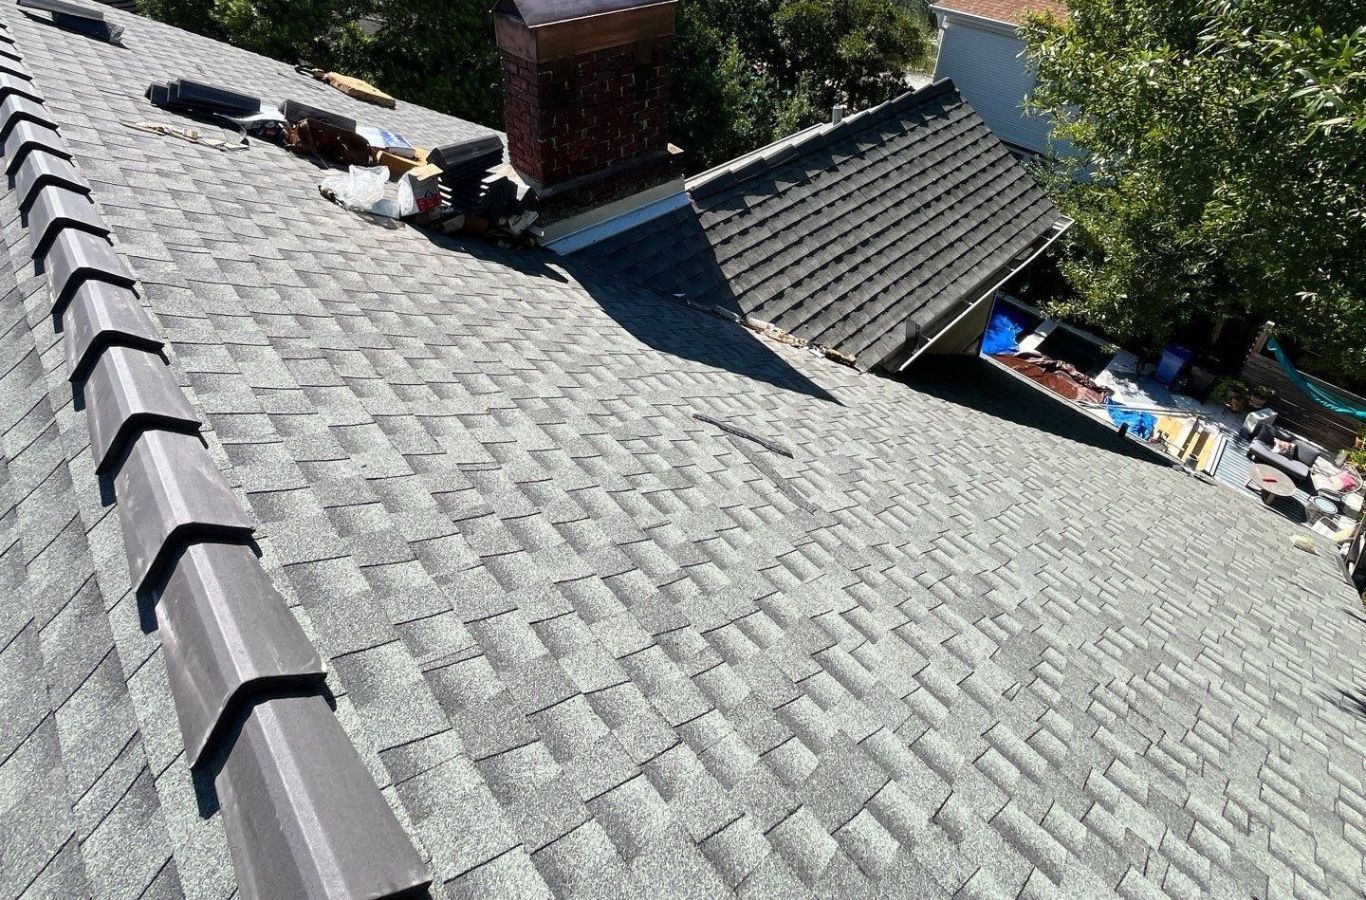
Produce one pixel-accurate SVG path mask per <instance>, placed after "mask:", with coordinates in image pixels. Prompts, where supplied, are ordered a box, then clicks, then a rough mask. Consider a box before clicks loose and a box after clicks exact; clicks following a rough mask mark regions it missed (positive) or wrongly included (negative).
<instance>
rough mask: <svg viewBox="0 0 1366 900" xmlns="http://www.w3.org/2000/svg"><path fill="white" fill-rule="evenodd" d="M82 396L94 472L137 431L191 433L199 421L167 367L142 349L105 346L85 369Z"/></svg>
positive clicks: (104, 466)
mask: <svg viewBox="0 0 1366 900" xmlns="http://www.w3.org/2000/svg"><path fill="white" fill-rule="evenodd" d="M84 396H85V408H86V418H87V419H88V421H89V423H90V451H91V453H92V454H94V456H95V471H96V472H97V473H98V472H104V471H106V470H108V469H109V468H110V466H111V465H112V464H113V463H114V462H115V461H117V460H118V459H119V458H120V457H121V456H122V455H123V450H124V447H125V445H127V444H128V443H129V442H130V441H131V440H133V439H134V437H136V435H137V433H138V432H139V431H143V430H145V429H148V428H164V429H166V430H168V431H183V432H186V433H188V434H195V433H197V432H198V431H199V426H200V424H201V423H200V421H199V418H198V417H197V416H196V415H195V412H194V410H193V409H191V408H190V402H189V401H188V400H186V399H185V395H184V394H183V393H182V392H181V390H180V385H178V384H176V381H175V378H174V377H173V376H172V375H171V370H170V367H168V366H167V365H166V364H165V363H164V362H162V361H161V357H160V356H157V355H156V354H154V353H148V352H147V351H146V350H136V349H133V348H132V347H109V348H108V349H106V350H105V351H104V353H103V354H102V355H101V356H100V358H99V359H98V360H97V361H96V362H95V365H94V366H93V367H92V368H91V369H90V377H89V378H88V379H86V382H85V390H84Z"/></svg>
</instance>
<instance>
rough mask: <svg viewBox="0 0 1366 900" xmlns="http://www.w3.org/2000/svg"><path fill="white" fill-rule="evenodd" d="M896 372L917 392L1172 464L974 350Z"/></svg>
mask: <svg viewBox="0 0 1366 900" xmlns="http://www.w3.org/2000/svg"><path fill="white" fill-rule="evenodd" d="M896 378H897V380H899V381H902V382H904V383H905V384H907V385H909V386H910V387H913V388H915V389H916V390H917V391H920V392H921V393H923V394H928V395H929V396H931V397H938V398H939V399H941V400H945V401H947V402H949V403H954V404H957V405H959V406H966V407H968V408H970V409H975V410H977V411H979V412H984V413H986V414H988V415H991V416H995V417H996V418H998V419H1004V420H1005V421H1007V422H1014V423H1015V424H1017V425H1023V426H1025V427H1026V428H1034V429H1037V430H1039V431H1045V432H1048V433H1049V434H1054V435H1057V436H1058V437H1061V438H1065V439H1067V440H1069V441H1075V442H1077V443H1079V444H1086V445H1087V446H1090V447H1095V448H1097V449H1100V450H1105V451H1107V452H1110V453H1114V454H1117V455H1119V456H1127V457H1129V458H1130V459H1136V460H1139V461H1141V462H1146V463H1151V464H1152V465H1156V466H1163V467H1166V468H1170V467H1172V465H1173V464H1172V463H1168V462H1166V461H1164V460H1163V459H1162V458H1160V457H1159V456H1158V455H1157V454H1156V453H1152V452H1149V451H1148V450H1145V449H1143V448H1142V447H1139V446H1136V445H1135V444H1134V442H1133V441H1132V440H1130V439H1129V438H1126V437H1120V436H1119V433H1118V432H1116V431H1113V430H1111V429H1109V428H1106V427H1105V426H1104V425H1103V424H1101V423H1100V422H1097V421H1096V420H1094V419H1092V418H1090V417H1089V416H1087V415H1086V414H1085V413H1083V412H1081V411H1080V410H1076V409H1070V408H1068V406H1067V405H1066V401H1064V400H1062V399H1061V398H1058V399H1054V398H1053V397H1051V396H1048V395H1046V394H1045V393H1044V392H1043V391H1042V390H1041V389H1039V388H1035V387H1033V386H1031V385H1028V384H1025V383H1023V382H1021V381H1020V379H1018V378H1016V377H1014V376H1013V375H1011V374H1010V373H1008V372H1004V371H1002V370H1001V369H1000V368H999V367H997V366H995V365H993V364H992V363H991V362H989V361H987V360H985V359H982V358H981V357H980V356H924V357H921V358H920V359H919V360H917V362H916V364H915V365H914V366H912V367H911V368H910V369H908V370H907V371H905V372H902V373H900V374H899V375H897V376H896Z"/></svg>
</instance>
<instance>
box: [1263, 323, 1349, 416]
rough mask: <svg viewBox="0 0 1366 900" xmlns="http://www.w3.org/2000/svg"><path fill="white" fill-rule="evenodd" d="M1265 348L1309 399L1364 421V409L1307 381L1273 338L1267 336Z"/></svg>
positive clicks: (1326, 407) (1336, 411)
mask: <svg viewBox="0 0 1366 900" xmlns="http://www.w3.org/2000/svg"><path fill="white" fill-rule="evenodd" d="M1266 348H1267V349H1268V350H1270V351H1271V353H1272V354H1273V355H1274V356H1275V357H1276V362H1278V363H1280V364H1281V369H1282V370H1284V372H1285V375H1286V377H1287V378H1289V379H1290V380H1291V381H1293V382H1295V387H1297V388H1299V389H1300V390H1302V391H1304V392H1305V393H1306V394H1307V395H1309V399H1310V400H1313V401H1314V402H1315V403H1317V404H1318V405H1319V406H1322V407H1324V408H1325V409H1331V410H1332V411H1333V412H1335V413H1341V414H1342V415H1344V416H1351V417H1353V418H1355V419H1360V420H1361V421H1363V422H1366V409H1363V408H1361V407H1360V406H1357V405H1356V404H1355V403H1353V402H1351V401H1350V400H1348V399H1347V398H1346V397H1342V396H1339V395H1338V394H1334V393H1333V392H1332V391H1329V390H1326V389H1324V388H1321V387H1319V386H1318V385H1317V384H1314V383H1313V382H1311V381H1309V379H1307V378H1305V377H1304V376H1303V375H1302V374H1300V370H1299V369H1297V368H1295V364H1294V363H1292V362H1291V361H1290V357H1288V356H1286V355H1285V350H1283V349H1282V348H1281V345H1280V344H1278V343H1276V339H1275V338H1267V341H1266Z"/></svg>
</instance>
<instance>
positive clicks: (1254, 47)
mask: <svg viewBox="0 0 1366 900" xmlns="http://www.w3.org/2000/svg"><path fill="white" fill-rule="evenodd" d="M1069 9H1070V15H1069V17H1068V20H1067V21H1066V22H1065V23H1060V22H1057V21H1055V20H1049V19H1045V18H1041V17H1039V18H1034V19H1031V21H1030V22H1029V24H1028V25H1027V26H1026V29H1025V30H1026V43H1027V47H1028V50H1027V53H1028V56H1029V58H1030V60H1031V61H1032V62H1033V63H1034V65H1035V66H1036V67H1037V77H1038V85H1037V88H1036V90H1035V94H1034V97H1033V102H1034V104H1035V106H1036V107H1037V108H1039V109H1040V110H1042V111H1046V112H1048V113H1050V114H1051V115H1053V116H1054V117H1055V121H1056V123H1057V125H1056V129H1055V133H1056V135H1057V136H1058V137H1061V138H1063V139H1065V140H1067V141H1069V142H1071V143H1072V144H1073V145H1074V146H1076V147H1077V148H1078V149H1079V150H1080V151H1081V156H1079V157H1077V158H1075V159H1073V160H1071V161H1070V162H1069V163H1068V164H1067V165H1064V166H1062V167H1061V169H1058V168H1055V169H1053V170H1052V171H1051V172H1048V173H1047V175H1048V181H1049V184H1050V188H1051V190H1052V192H1053V194H1054V196H1055V199H1057V201H1058V202H1059V204H1060V205H1061V206H1062V208H1063V209H1064V211H1066V212H1067V213H1068V214H1069V215H1071V216H1072V217H1073V218H1075V219H1076V220H1077V226H1076V227H1075V228H1074V229H1073V231H1072V236H1071V238H1070V240H1069V241H1068V245H1067V248H1066V251H1065V258H1064V260H1063V268H1064V271H1065V273H1066V274H1067V276H1068V278H1069V280H1070V281H1071V283H1072V285H1073V287H1074V288H1075V290H1076V297H1075V299H1073V300H1070V301H1065V302H1063V303H1062V304H1061V307H1062V308H1061V310H1060V311H1061V312H1064V313H1072V314H1075V315H1077V316H1080V317H1082V318H1084V319H1087V320H1089V321H1092V322H1094V323H1095V324H1097V325H1099V326H1101V327H1103V328H1104V329H1105V330H1107V331H1109V332H1111V333H1113V334H1116V335H1119V336H1121V337H1149V338H1153V339H1157V340H1161V339H1164V338H1165V336H1166V335H1167V334H1169V333H1170V332H1171V330H1172V329H1173V328H1175V327H1176V326H1178V325H1180V324H1181V323H1183V322H1186V321H1189V320H1190V318H1191V317H1192V315H1193V314H1194V313H1196V312H1200V313H1204V314H1207V315H1210V316H1212V317H1216V318H1217V317H1219V316H1222V315H1245V316H1249V317H1251V318H1253V319H1254V320H1272V321H1274V322H1276V323H1277V326H1278V329H1279V330H1280V331H1281V333H1283V334H1288V335H1290V336H1292V337H1294V338H1297V339H1298V340H1299V341H1300V342H1301V343H1302V344H1303V345H1305V346H1306V347H1308V348H1310V349H1312V350H1313V351H1314V353H1315V356H1316V357H1317V362H1318V364H1319V365H1320V367H1321V368H1323V369H1324V370H1325V371H1326V372H1328V373H1330V374H1342V373H1346V374H1349V375H1350V374H1352V373H1358V374H1359V373H1360V372H1362V371H1363V370H1366V265H1364V264H1363V262H1364V261H1366V152H1364V151H1363V147H1366V26H1364V25H1363V20H1362V15H1361V6H1360V3H1359V0H1070V2H1069ZM1078 168H1084V170H1085V171H1084V174H1081V173H1078V172H1077V169H1078ZM1074 176H1076V177H1074Z"/></svg>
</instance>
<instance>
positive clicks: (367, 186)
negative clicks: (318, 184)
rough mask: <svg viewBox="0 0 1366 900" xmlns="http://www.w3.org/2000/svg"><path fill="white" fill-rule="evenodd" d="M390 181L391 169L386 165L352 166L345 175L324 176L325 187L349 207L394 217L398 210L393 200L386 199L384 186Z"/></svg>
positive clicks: (339, 201)
mask: <svg viewBox="0 0 1366 900" xmlns="http://www.w3.org/2000/svg"><path fill="white" fill-rule="evenodd" d="M388 183H389V170H388V169H386V168H385V167H384V166H368V167H367V166H352V167H351V168H350V169H349V170H348V171H347V172H346V174H344V175H343V174H337V175H329V176H327V177H326V178H324V179H323V188H324V189H326V190H328V191H330V192H331V193H332V196H334V197H336V198H337V202H338V203H340V204H341V205H342V206H345V207H346V208H347V209H354V210H357V211H359V212H368V213H375V214H377V215H382V216H389V217H390V218H392V217H393V215H394V213H395V212H396V211H397V210H396V209H394V208H393V207H395V204H394V202H393V201H392V200H390V201H387V202H386V201H385V199H384V186H385V185H387V184H388Z"/></svg>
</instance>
